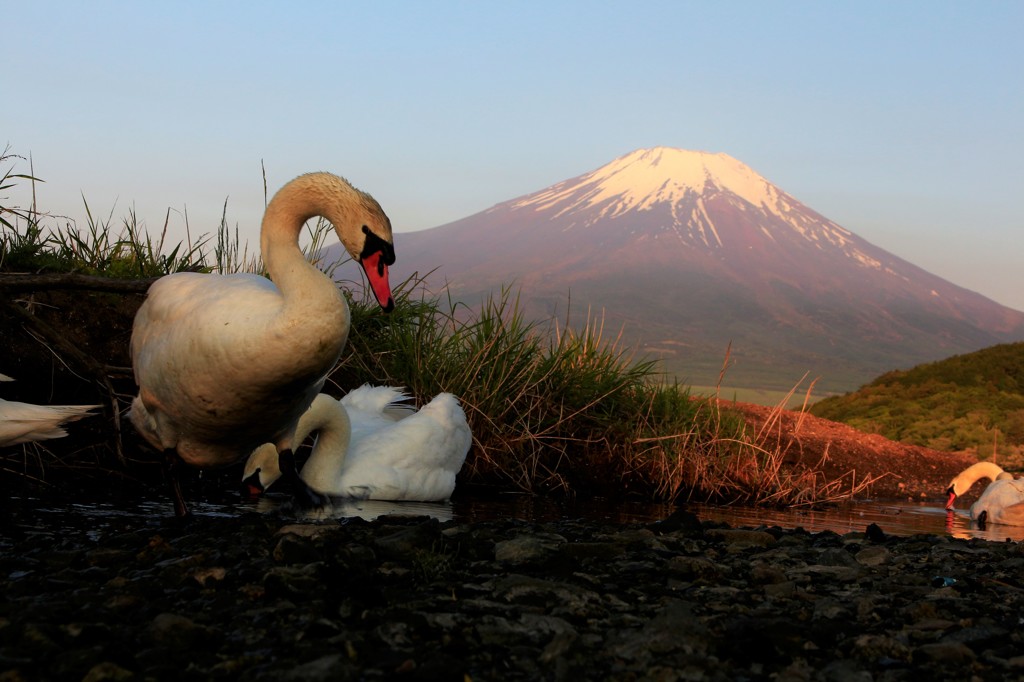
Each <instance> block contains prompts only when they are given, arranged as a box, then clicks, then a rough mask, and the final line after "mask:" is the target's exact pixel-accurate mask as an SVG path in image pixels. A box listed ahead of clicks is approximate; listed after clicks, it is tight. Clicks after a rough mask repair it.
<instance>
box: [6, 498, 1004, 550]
mask: <svg viewBox="0 0 1024 682" xmlns="http://www.w3.org/2000/svg"><path fill="white" fill-rule="evenodd" d="M8 505H9V509H8V511H10V512H12V514H11V518H10V519H9V520H10V521H13V522H14V523H16V524H17V525H18V526H20V527H21V528H22V529H23V530H24V531H27V532H37V533H43V534H49V533H51V532H53V531H54V529H59V528H61V527H66V525H67V523H68V520H69V519H76V520H77V521H78V523H84V524H85V527H86V528H85V532H86V533H87V534H89V535H94V534H96V533H97V532H99V531H100V530H103V529H107V530H117V529H118V528H120V527H122V526H123V527H128V526H134V525H137V524H138V522H139V521H140V520H144V522H147V523H155V524H159V523H161V522H162V521H165V520H167V519H168V518H170V517H172V516H173V510H172V507H171V505H170V502H169V501H168V500H166V499H163V498H160V499H148V500H147V499H137V498H136V499H132V500H119V501H116V502H89V503H83V502H65V503H63V504H54V503H53V501H46V500H40V499H27V498H20V499H19V498H8ZM680 506H681V507H682V508H685V509H686V510H687V511H690V512H692V513H694V514H696V515H697V516H698V517H699V518H700V519H701V520H703V521H717V522H721V523H726V524H728V525H730V526H733V527H758V526H780V527H782V528H803V529H804V530H807V531H809V532H812V533H813V532H820V531H824V530H830V531H834V532H836V533H840V534H843V533H849V532H854V531H856V532H863V531H864V530H865V529H866V528H867V527H868V526H869V525H870V524H872V523H874V524H877V525H878V526H879V527H880V528H881V529H882V530H883V531H884V532H885V533H888V534H890V535H903V536H906V535H915V534H919V533H926V534H933V535H949V536H952V537H956V538H981V539H984V540H993V541H997V542H998V541H1004V540H1014V541H1017V540H1024V528H1018V527H1015V526H1001V525H997V524H989V525H988V526H987V528H985V529H984V530H982V529H980V528H978V527H977V526H976V525H974V524H972V523H971V520H970V515H969V512H968V511H967V509H958V510H955V511H952V512H947V511H946V510H945V509H944V508H943V506H942V504H941V503H940V502H938V501H933V502H921V503H914V502H853V503H850V504H845V505H839V506H836V507H832V508H829V509H820V510H810V509H761V508H756V507H744V506H714V505H706V504H697V503H686V504H685V505H680ZM191 508H192V512H193V513H194V514H195V515H197V516H214V517H216V516H221V517H229V516H236V515H238V514H239V513H245V512H256V513H261V514H279V515H281V516H283V517H286V518H295V519H298V520H310V521H316V520H324V519H345V518H357V517H358V518H362V519H366V520H373V519H375V518H378V517H381V516H429V517H432V518H435V519H437V520H439V521H442V522H444V521H456V522H459V523H469V522H474V521H487V520H499V519H520V520H523V521H530V522H549V521H559V520H562V519H588V520H591V521H595V522H603V523H612V524H624V523H640V524H644V523H652V522H655V521H659V520H661V519H664V518H666V517H668V516H669V515H670V514H672V513H673V512H674V511H676V509H677V507H675V506H673V505H668V504H651V503H642V502H622V503H611V502H608V501H607V500H587V501H574V502H565V501H558V500H551V499H546V498H540V497H531V496H529V495H520V494H509V495H501V496H497V497H488V498H486V499H481V498H472V497H459V496H458V495H456V498H455V499H454V500H452V501H451V502H383V501H376V500H359V501H356V500H351V501H340V500H337V501H335V503H334V504H333V505H332V506H331V507H330V508H326V509H318V510H312V511H304V510H300V509H297V508H295V507H294V506H293V505H292V504H291V502H290V498H289V497H288V496H286V495H269V496H265V497H262V498H259V499H257V500H240V499H238V498H237V497H228V498H227V499H221V500H214V501H211V500H204V501H194V502H192V503H191ZM2 525H3V524H0V527H2Z"/></svg>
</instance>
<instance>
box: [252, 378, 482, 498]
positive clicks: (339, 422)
mask: <svg viewBox="0 0 1024 682" xmlns="http://www.w3.org/2000/svg"><path fill="white" fill-rule="evenodd" d="M407 399H408V397H407V396H406V395H405V394H404V393H402V391H401V390H400V389H397V388H391V387H380V386H377V387H371V386H363V387H361V388H358V389H356V390H354V391H352V392H350V393H349V394H348V395H346V396H345V397H344V398H342V399H341V400H340V401H338V400H335V399H334V398H333V397H331V396H329V395H327V394H320V395H318V396H317V397H316V399H315V400H314V401H313V404H312V405H310V407H309V410H307V411H306V413H305V414H304V415H303V416H302V418H301V419H299V425H298V429H297V433H296V441H295V444H296V445H298V444H299V443H301V442H302V440H303V439H305V437H306V436H307V435H309V434H310V433H312V432H314V431H317V432H318V435H317V440H316V444H315V445H314V446H313V452H312V453H311V454H310V456H309V459H308V460H307V461H306V464H305V466H303V467H302V471H301V473H300V476H301V477H302V480H304V481H305V482H306V483H308V484H309V485H310V486H311V487H313V488H314V489H315V490H318V491H320V492H322V493H327V494H329V495H333V496H337V497H346V498H356V499H369V500H409V501H419V502H435V501H441V500H446V499H448V498H449V497H451V494H452V492H453V491H454V490H455V476H456V474H458V472H459V470H460V469H461V468H462V464H463V462H465V461H466V453H468V452H469V448H470V446H471V445H472V442H473V436H472V434H471V433H470V429H469V424H468V423H467V422H466V413H465V412H464V411H463V409H462V407H461V406H460V405H459V401H458V400H457V399H456V398H455V396H453V395H452V394H450V393H440V394H438V395H437V396H436V397H435V398H434V399H433V400H431V401H430V402H429V403H427V404H426V405H424V406H423V407H422V408H420V409H419V410H418V411H413V410H412V409H411V408H409V407H408V406H405V405H403V404H402V402H403V401H405V400H407ZM280 475H281V474H280V471H279V469H278V468H277V458H276V457H274V449H273V446H272V445H270V444H267V445H264V446H262V447H260V448H257V449H256V450H255V451H254V452H253V453H252V455H251V456H250V457H249V461H248V462H247V463H246V466H245V472H244V474H243V478H244V480H245V481H246V482H248V483H250V484H251V485H255V487H257V489H265V488H266V487H268V486H269V485H271V484H272V483H273V482H274V481H275V480H277V478H278V477H279V476H280Z"/></svg>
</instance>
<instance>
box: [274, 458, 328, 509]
mask: <svg viewBox="0 0 1024 682" xmlns="http://www.w3.org/2000/svg"><path fill="white" fill-rule="evenodd" d="M277 461H278V466H279V468H280V469H281V477H282V478H284V479H285V480H286V481H287V482H288V485H290V486H291V488H292V495H294V497H295V502H296V504H298V505H299V506H300V507H303V508H305V509H315V508H317V507H325V506H327V505H329V504H330V503H331V498H330V496H328V495H324V494H323V493H319V492H317V491H316V490H313V489H312V488H311V487H309V484H308V483H306V482H305V481H303V480H302V479H301V478H299V472H298V470H297V469H296V468H295V453H293V452H292V451H291V450H290V449H289V450H282V451H281V452H279V453H277Z"/></svg>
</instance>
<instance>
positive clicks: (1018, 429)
mask: <svg viewBox="0 0 1024 682" xmlns="http://www.w3.org/2000/svg"><path fill="white" fill-rule="evenodd" d="M811 412H812V413H813V414H815V415H817V416H819V417H824V418H826V419H831V420H834V421H839V422H843V423H846V424H849V425H850V426H853V427H854V428H856V429H859V430H861V431H865V432H869V433H878V434H881V435H883V436H885V437H886V438H890V439H892V440H899V441H903V442H906V443H912V444H914V445H923V446H925V447H930V448H935V449H938V450H949V451H967V452H973V453H975V454H977V456H978V457H979V458H982V459H990V458H991V457H992V455H993V452H995V453H996V456H997V458H998V459H999V461H1000V463H1001V464H1003V466H1014V465H1017V466H1020V465H1024V343H1009V344H1000V345H998V346H992V347H990V348H985V349H983V350H980V351H977V352H974V353H967V354H964V355H955V356H953V357H951V358H948V359H946V360H941V361H939V362H933V363H928V364H924V365H918V366H917V367H914V368H913V369H909V370H905V371H894V372H889V373H887V374H883V375H882V376H880V377H878V378H877V379H875V380H874V381H872V382H871V383H869V384H867V385H865V386H863V387H861V388H860V389H859V390H857V391H854V392H852V393H847V394H845V395H842V396H835V397H832V398H826V399H825V400H822V401H821V402H819V403H817V404H815V405H814V406H812V407H811Z"/></svg>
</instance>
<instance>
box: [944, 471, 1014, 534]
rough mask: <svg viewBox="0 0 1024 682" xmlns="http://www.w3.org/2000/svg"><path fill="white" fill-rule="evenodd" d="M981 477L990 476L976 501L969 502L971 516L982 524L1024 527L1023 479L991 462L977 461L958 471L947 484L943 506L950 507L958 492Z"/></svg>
mask: <svg viewBox="0 0 1024 682" xmlns="http://www.w3.org/2000/svg"><path fill="white" fill-rule="evenodd" d="M983 478H989V479H992V482H991V483H989V484H988V487H987V488H985V491H984V492H983V493H981V497H979V498H978V501H977V502H975V503H974V504H972V505H971V519H972V520H974V521H977V522H978V524H979V525H980V526H982V527H984V526H985V524H986V523H998V524H1003V525H1006V526H1024V479H1021V478H1014V477H1013V474H1010V473H1007V472H1005V471H1003V469H1002V467H1000V466H999V465H998V464H994V463H992V462H978V463H977V464H972V465H971V466H969V467H967V468H966V469H964V470H963V471H962V472H960V473H959V474H958V475H957V477H956V478H954V479H953V480H952V481H950V483H949V489H948V490H947V491H946V492H947V493H948V494H949V500H948V501H947V502H946V509H947V510H949V509H952V508H953V502H954V501H956V498H957V497H958V496H959V495H962V494H963V493H965V492H967V491H968V490H970V489H971V486H973V485H974V484H975V483H977V482H978V481H980V480H981V479H983Z"/></svg>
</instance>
